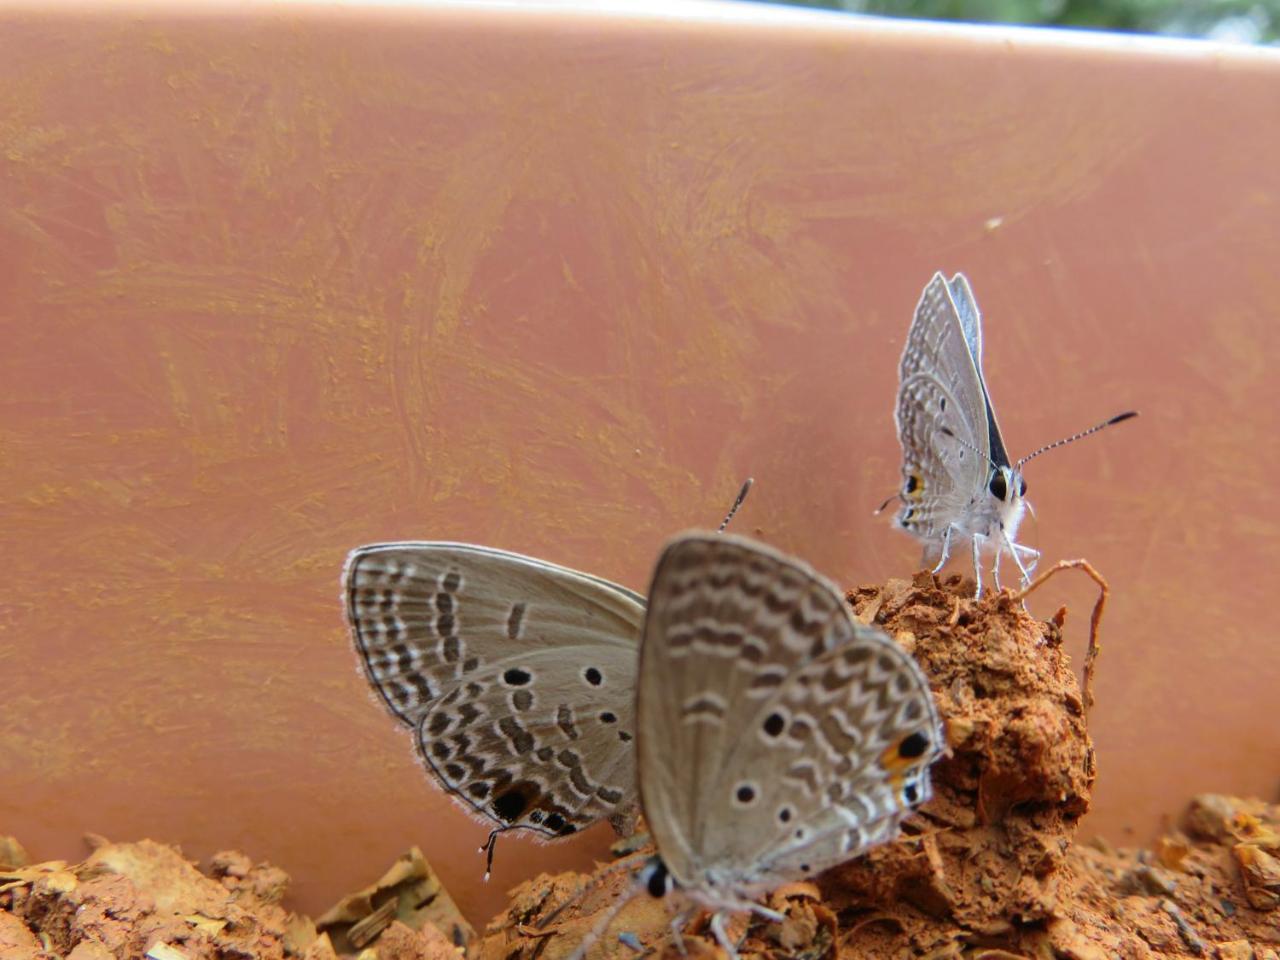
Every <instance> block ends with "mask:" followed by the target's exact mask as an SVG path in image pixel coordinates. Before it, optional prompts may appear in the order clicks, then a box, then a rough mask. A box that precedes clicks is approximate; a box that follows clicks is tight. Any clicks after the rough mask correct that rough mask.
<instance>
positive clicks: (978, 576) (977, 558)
mask: <svg viewBox="0 0 1280 960" xmlns="http://www.w3.org/2000/svg"><path fill="white" fill-rule="evenodd" d="M971 542H972V544H973V579H974V580H976V581H977V583H978V585H977V586H976V587H974V590H973V599H975V600H980V599H981V598H982V550H981V548H980V547H979V546H978V534H976V533H975V534H974V535H973V538H972V541H971ZM996 560H997V562H998V561H999V554H997V555H996ZM996 589H997V590H999V589H1000V581H999V579H998V578H997V580H996Z"/></svg>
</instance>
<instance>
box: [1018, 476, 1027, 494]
mask: <svg viewBox="0 0 1280 960" xmlns="http://www.w3.org/2000/svg"><path fill="white" fill-rule="evenodd" d="M1026 495H1027V481H1026V480H1025V479H1023V478H1022V477H1019V478H1018V496H1020V497H1025V496H1026Z"/></svg>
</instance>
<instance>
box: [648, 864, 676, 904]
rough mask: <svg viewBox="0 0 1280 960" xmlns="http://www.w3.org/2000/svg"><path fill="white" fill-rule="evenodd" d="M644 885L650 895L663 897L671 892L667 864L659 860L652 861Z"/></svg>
mask: <svg viewBox="0 0 1280 960" xmlns="http://www.w3.org/2000/svg"><path fill="white" fill-rule="evenodd" d="M645 886H646V887H647V888H648V890H649V896H651V897H665V896H666V895H667V894H668V893H670V892H671V874H669V873H667V865H666V864H665V863H663V862H662V861H661V860H659V861H657V862H656V863H654V865H653V869H652V871H650V873H649V880H648V882H647V883H646V884H645Z"/></svg>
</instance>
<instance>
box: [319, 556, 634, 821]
mask: <svg viewBox="0 0 1280 960" xmlns="http://www.w3.org/2000/svg"><path fill="white" fill-rule="evenodd" d="M343 583H344V592H345V596H346V607H347V618H348V621H349V622H350V625H351V634H352V638H353V640H354V641H355V645H356V649H357V650H358V651H359V654H360V659H361V663H362V664H363V667H364V671H365V674H366V676H367V677H368V679H369V682H370V683H371V684H372V685H373V687H374V689H375V690H377V692H378V695H379V696H380V697H381V698H382V700H383V702H384V703H385V704H386V706H387V708H388V709H389V710H390V711H391V713H392V714H393V715H394V716H395V717H396V718H397V719H399V720H400V721H401V722H402V723H404V724H405V725H407V726H409V727H412V728H413V729H414V731H415V734H416V738H417V744H418V749H419V752H420V754H421V756H422V761H423V763H424V764H426V766H427V769H428V770H430V771H431V773H432V774H433V775H434V777H435V778H436V780H437V781H439V783H440V784H441V786H443V787H444V789H445V790H447V791H448V792H449V794H450V795H451V796H453V797H454V798H455V799H456V800H457V801H458V802H459V803H461V804H462V805H463V806H464V807H466V808H467V809H468V810H470V811H471V812H473V813H475V814H478V815H479V816H480V818H481V819H482V820H485V821H487V822H489V823H491V824H494V825H496V828H497V830H498V831H499V832H500V831H502V830H507V829H527V830H530V831H532V832H533V833H534V834H535V835H537V836H540V837H542V838H547V839H550V838H556V837H563V836H568V835H569V834H572V833H574V832H576V831H578V830H580V829H582V828H583V827H586V826H589V825H590V824H592V823H594V822H595V821H596V820H600V819H609V818H618V822H619V824H620V825H621V823H622V822H623V821H624V819H625V817H626V814H627V811H628V809H629V808H630V807H631V806H632V805H633V804H634V802H635V764H634V760H633V757H632V752H631V747H630V742H631V739H632V737H633V736H634V730H635V724H634V717H633V712H632V703H631V692H632V690H633V689H634V685H635V673H636V637H637V636H638V634H639V629H640V623H641V621H642V619H643V617H644V609H645V603H644V597H643V596H641V595H640V594H638V593H636V592H635V591H633V590H628V589H627V588H626V587H623V586H619V585H618V584H616V583H610V582H609V581H608V580H604V579H601V578H600V577H594V576H591V575H590V574H586V573H580V572H579V571H577V570H570V569H569V568H568V567H561V566H557V565H556V564H553V563H547V562H546V561H543V560H538V559H535V558H533V557H526V556H521V555H520V554H517V553H509V552H507V551H505V550H495V549H493V548H491V547H481V546H474V545H472V544H467V543H412V542H410V543H383V544H373V545H371V546H366V547H360V548H359V549H357V550H355V551H353V552H352V553H351V555H350V557H349V558H348V560H347V566H346V571H345V573H344V576H343ZM491 841H492V837H491Z"/></svg>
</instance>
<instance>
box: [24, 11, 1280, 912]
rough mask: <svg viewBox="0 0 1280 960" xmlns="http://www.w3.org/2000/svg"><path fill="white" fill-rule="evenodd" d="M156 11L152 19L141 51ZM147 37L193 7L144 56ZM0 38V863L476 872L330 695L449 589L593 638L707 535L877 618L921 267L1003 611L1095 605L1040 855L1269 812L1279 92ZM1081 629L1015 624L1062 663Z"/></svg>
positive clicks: (909, 58)
mask: <svg viewBox="0 0 1280 960" xmlns="http://www.w3.org/2000/svg"><path fill="white" fill-rule="evenodd" d="M180 6H182V5H179V4H174V7H175V8H178V7H180ZM187 9H188V10H189V9H191V8H190V7H187ZM195 9H196V10H197V11H203V12H196V13H190V12H188V13H184V14H181V15H179V14H178V13H174V12H166V8H165V5H163V4H147V5H139V6H135V7H107V8H104V9H101V10H98V11H96V12H91V13H86V12H84V10H83V9H81V10H79V11H77V9H76V8H72V7H65V8H61V9H59V10H57V11H55V12H52V13H49V12H46V13H40V12H36V11H35V10H34V8H33V9H31V10H28V11H25V12H23V11H19V10H15V9H13V8H11V9H10V10H9V11H8V12H7V13H3V14H0V245H2V248H0V555H2V556H3V558H4V564H5V569H6V573H5V577H4V588H3V593H2V594H0V627H2V629H3V633H2V634H0V730H2V731H3V734H2V735H0V782H2V783H3V784H4V789H3V791H0V830H3V831H4V832H13V833H16V834H17V835H19V836H20V837H21V839H22V840H23V841H24V842H25V843H27V844H28V845H29V846H30V847H31V848H32V850H33V852H34V853H35V854H36V855H38V856H43V857H54V856H74V855H77V854H78V853H79V852H80V849H81V848H80V846H79V837H80V835H81V833H82V832H83V831H86V830H92V831H97V832H100V833H105V834H108V835H110V836H112V837H114V838H118V839H129V838H136V837H140V836H143V835H146V836H152V837H155V838H157V839H162V840H170V841H177V842H180V843H181V844H182V845H183V846H184V848H185V849H186V850H187V851H188V852H189V853H191V854H193V855H207V854H208V853H210V852H211V851H213V850H215V849H217V848H220V847H224V846H229V845H239V846H242V847H244V848H245V849H247V850H248V851H249V852H250V853H251V854H253V855H254V856H257V857H266V858H270V859H272V860H274V861H276V862H278V863H279V864H281V865H282V866H284V867H285V868H286V869H288V870H289V871H290V872H291V873H293V874H294V875H295V876H296V877H297V885H296V892H297V900H296V902H297V903H298V904H300V905H301V906H302V907H303V908H306V909H309V910H312V911H317V910H320V909H323V908H324V907H325V906H326V905H327V904H328V902H329V901H331V900H332V898H334V897H335V896H336V895H338V894H340V893H342V892H345V891H346V890H347V889H349V888H351V887H353V886H356V885H359V884H360V883H362V882H364V881H366V880H368V879H371V878H372V877H373V876H374V875H375V874H376V873H377V872H379V871H380V870H381V869H382V867H383V866H384V865H385V864H386V862H387V861H388V860H389V859H390V858H392V857H393V856H394V855H396V854H397V853H398V852H400V851H401V850H402V849H403V848H404V847H406V846H407V845H409V844H411V843H418V844H420V845H421V846H422V847H423V848H424V849H425V850H426V852H427V854H428V856H429V857H430V858H431V859H432V860H433V862H434V863H435V865H436V866H437V867H438V869H439V870H440V872H441V874H443V876H444V878H445V880H446V882H447V883H449V885H450V886H451V888H452V889H453V891H454V892H455V894H456V895H457V897H458V899H459V900H460V901H461V903H462V905H463V906H464V908H466V909H467V910H468V911H469V912H470V913H471V914H472V916H473V917H474V918H476V919H478V920H482V919H484V918H485V917H486V916H487V915H488V914H489V913H491V912H492V911H493V910H494V909H495V908H496V907H497V905H498V903H499V901H500V897H501V892H502V890H503V889H504V888H505V887H507V886H508V885H510V884H511V883H513V882H515V881H516V880H518V879H520V878H521V877H524V876H527V875H530V874H531V873H533V872H535V871H537V870H538V869H555V868H559V867H563V866H566V865H574V864H576V865H583V864H585V863H586V862H587V861H588V860H589V857H590V856H591V855H592V854H598V853H600V852H601V851H602V850H603V848H604V846H605V844H606V842H607V839H608V838H607V837H606V835H605V833H603V832H600V831H597V832H596V833H594V834H592V835H590V836H587V837H584V838H579V839H576V840H574V841H571V842H568V843H562V844H559V845H557V846H554V847H536V846H534V845H532V844H529V843H523V842H515V841H509V842H507V843H505V844H504V845H503V846H502V847H501V848H500V850H499V858H498V864H497V871H496V876H495V880H494V882H493V884H491V885H490V886H489V887H488V888H482V887H481V885H480V883H479V877H480V873H481V862H480V858H479V857H478V856H477V855H476V853H475V848H476V846H477V845H478V844H479V842H480V840H481V839H482V838H483V834H484V830H483V828H482V827H480V826H479V825H476V824H473V823H472V822H471V821H469V820H468V819H467V818H466V817H465V816H464V815H463V814H462V813H460V812H459V811H458V810H457V809H455V808H454V807H453V806H452V805H450V804H449V802H448V801H447V800H445V799H444V798H443V797H442V795H441V794H440V793H439V792H438V791H437V790H436V789H435V788H433V787H432V786H430V785H429V784H428V783H427V781H426V780H425V778H424V777H423V775H422V774H421V773H420V772H419V770H418V768H417V766H416V763H415V760H414V757H413V755H412V753H411V750H410V744H409V742H408V740H407V739H406V738H403V737H401V736H399V735H398V734H397V733H396V731H395V730H394V729H393V725H392V723H391V722H390V720H388V719H387V718H386V717H385V716H384V715H383V713H382V711H381V710H380V709H379V708H378V707H377V706H375V704H374V703H373V702H372V701H371V700H370V698H369V697H368V696H367V695H366V689H365V685H364V683H363V681H362V680H361V679H360V677H359V676H358V675H357V672H356V663H355V659H354V657H353V655H352V653H351V651H350V650H349V649H348V646H347V640H346V636H345V632H344V628H343V624H342V618H341V610H340V605H339V600H338V583H337V581H338V574H339V571H340V568H341V564H342V560H343V557H344V555H345V553H346V551H347V550H348V549H349V548H351V547H352V546H355V545H357V544H360V543H363V542H368V541H373V540H386V539H395V538H419V539H426V538H431V539H459V540H471V541H476V542H480V543H486V544H492V545H496V546H501V547H506V548H509V549H515V550H520V551H525V552H530V553H534V554H537V555H541V556H545V557H546V558H548V559H551V560H554V561H558V562H561V563H566V564H569V565H572V566H576V567H580V568H585V569H588V570H591V571H593V572H596V573H599V574H601V575H604V576H608V577H611V578H614V579H617V580H620V581H622V582H624V583H626V584H629V585H631V586H635V587H637V588H643V587H644V586H645V584H646V580H647V574H648V568H649V565H650V563H651V561H652V559H653V557H654V555H655V551H656V550H657V548H658V546H659V545H660V544H661V543H662V542H663V540H664V539H665V538H666V537H667V536H668V535H669V534H671V533H673V532H675V531H677V530H679V529H681V528H684V527H688V526H707V525H711V524H714V523H715V522H716V521H717V520H718V519H719V517H720V515H721V514H722V513H723V512H724V510H725V508H726V507H727V506H728V503H729V501H730V500H731V498H732V495H733V493H734V492H735V491H736V489H737V486H738V484H739V483H740V481H741V480H742V479H743V477H745V476H747V475H748V474H750V475H754V476H755V478H756V481H757V483H756V488H755V490H754V492H753V493H752V496H751V499H750V500H749V501H748V502H747V505H746V507H745V509H744V511H743V513H742V514H741V516H740V519H739V520H738V521H736V523H737V527H736V529H737V530H738V531H739V532H742V533H748V534H750V533H755V534H758V535H759V536H761V537H763V538H764V539H766V540H768V541H769V542H771V543H773V544H775V545H777V546H779V547H781V548H783V549H786V550H789V551H793V552H795V553H798V554H801V555H803V556H804V557H806V558H808V559H809V560H810V561H812V562H813V563H814V564H815V565H816V566H818V567H819V568H820V569H822V570H824V571H825V572H827V573H829V574H830V575H832V576H833V577H835V578H837V579H839V580H841V581H842V582H844V583H854V582H860V581H871V580H881V579H884V578H887V577H890V576H906V575H909V574H910V573H911V572H912V570H913V569H915V565H916V562H917V560H918V552H917V548H916V546H915V545H914V544H913V543H912V542H911V541H909V540H908V539H907V538H905V537H904V536H902V535H900V534H896V533H894V532H893V531H891V530H890V529H889V527H888V522H887V519H886V518H885V517H874V516H872V513H871V512H872V509H873V508H874V507H875V505H876V504H878V503H879V502H880V501H881V500H882V499H883V498H884V497H885V496H887V495H888V494H890V493H892V492H893V490H894V489H895V487H896V486H897V483H898V452H897V444H896V440H895V437H894V432H893V421H892V416H891V411H892V406H893V394H894V387H895V377H896V365H897V359H898V354H899V351H900V349H901V345H902V341H903V338H904V336H905V333H906V328H907V323H908V321H909V319H910V315H911V310H912V308H913V306H914V304H915V302H916V298H917V296H918V295H919V291H920V288H921V287H922V286H923V284H924V283H925V281H926V280H927V279H928V278H929V276H930V275H931V274H932V272H933V271H934V270H935V269H943V270H946V271H956V270H963V271H965V272H967V273H968V275H969V277H970V278H971V280H972V281H973V283H974V286H975V289H976V292H977V295H978V300H979V303H980V305H981V306H982V308H983V310H984V313H985V316H986V321H987V323H986V337H987V350H986V353H987V372H988V375H989V380H990V385H991V391H992V395H993V398H994V400H995V402H996V404H997V406H998V409H999V411H1000V414H1001V419H1002V423H1003V426H1004V429H1005V432H1006V439H1007V441H1008V443H1009V446H1010V450H1011V452H1013V453H1015V454H1018V453H1025V452H1027V451H1029V450H1030V449H1031V448H1033V447H1034V446H1037V445H1039V444H1041V443H1043V442H1046V441H1049V440H1053V439H1055V438H1057V437H1058V436H1060V435H1062V434H1065V433H1069V432H1071V431H1073V430H1076V429H1078V428H1081V427H1083V426H1086V425H1088V424H1090V423H1093V422H1095V421H1097V420H1100V419H1102V418H1103V417H1105V416H1107V415H1109V414H1111V413H1114V412H1117V411H1119V410H1122V409H1126V408H1130V407H1135V408H1138V409H1140V410H1141V411H1142V417H1141V418H1140V419H1139V420H1137V421H1134V422H1132V423H1129V424H1125V425H1124V426H1123V427H1118V428H1116V429H1115V430H1114V431H1113V432H1111V433H1109V434H1104V435H1103V436H1101V437H1098V438H1095V439H1092V440H1089V441H1087V442H1086V443H1083V444H1081V445H1079V446H1077V447H1074V448H1071V449H1068V450H1064V451H1059V452H1055V453H1053V454H1051V455H1050V456H1047V457H1045V458H1044V459H1043V460H1042V461H1037V462H1036V463H1034V464H1033V465H1032V466H1031V467H1030V468H1029V471H1028V472H1029V477H1028V479H1029V483H1030V495H1031V497H1032V500H1033V501H1034V503H1035V505H1036V507H1037V510H1038V514H1039V520H1038V522H1029V523H1028V524H1027V527H1026V538H1025V539H1027V541H1028V542H1031V543H1034V544H1037V545H1038V546H1040V547H1041V548H1042V549H1043V551H1044V553H1045V557H1046V561H1053V560H1055V559H1058V558H1060V557H1063V556H1072V557H1074V556H1079V555H1084V556H1087V557H1088V558H1089V559H1091V560H1092V561H1093V562H1094V563H1095V564H1096V565H1097V566H1098V567H1099V568H1100V569H1101V570H1102V571H1103V572H1104V573H1105V574H1106V575H1107V576H1108V577H1109V578H1110V580H1111V584H1112V587H1113V589H1114V600H1113V604H1112V606H1111V607H1110V609H1109V611H1108V616H1107V620H1106V622H1105V625H1104V630H1105V635H1104V641H1105V651H1104V654H1103V658H1102V660H1101V662H1100V671H1099V678H1098V706H1097V708H1096V710H1095V712H1094V714H1093V716H1092V725H1093V731H1094V735H1095V737H1096V738H1097V743H1098V748H1099V763H1100V767H1101V776H1100V780H1099V787H1098V792H1097V805H1096V811H1095V813H1094V814H1093V815H1092V816H1091V818H1090V820H1089V822H1088V826H1089V827H1090V828H1091V829H1092V830H1095V831H1098V832H1101V833H1105V834H1107V835H1108V836H1109V837H1111V838H1112V839H1113V840H1115V841H1120V842H1123V841H1126V840H1133V839H1138V840H1140V839H1146V838H1147V837H1148V836H1149V835H1150V833H1151V832H1152V831H1153V830H1155V829H1156V827H1157V825H1158V820H1159V818H1160V817H1161V816H1162V815H1165V814H1169V813H1171V812H1174V811H1176V810H1177V809H1178V808H1179V806H1180V804H1181V803H1182V802H1183V800H1184V799H1185V798H1186V797H1187V796H1188V795H1189V794H1191V793H1193V792H1196V791H1201V790H1223V791H1237V792H1245V793H1248V792H1254V793H1262V794H1266V795H1271V796H1274V791H1275V789H1276V785H1277V779H1278V777H1280V761H1277V757H1278V756H1280V721H1278V720H1277V719H1276V716H1275V714H1274V712H1272V711H1273V709H1274V700H1275V692H1276V691H1277V690H1280V646H1278V645H1277V643H1276V642H1275V636H1274V634H1275V630H1274V629H1273V626H1272V624H1273V621H1274V616H1273V615H1272V613H1271V602H1272V600H1273V599H1274V597H1273V592H1274V588H1273V584H1274V580H1275V576H1276V567H1277V559H1278V554H1280V505H1278V504H1280V501H1278V498H1277V497H1276V489H1277V477H1280V453H1278V452H1277V441H1276V437H1277V434H1278V432H1280V423H1278V418H1277V406H1278V401H1280V396H1278V388H1277V386H1276V377H1277V372H1276V369H1277V358H1278V357H1280V269H1278V264H1280V123H1277V118H1280V55H1277V54H1276V53H1274V52H1265V51H1264V52H1259V51H1246V50H1242V49H1238V50H1230V49H1223V48H1215V47H1211V46H1195V45H1189V44H1187V45H1178V44H1164V43H1156V42H1150V41H1132V42H1125V41H1115V40H1101V39H1071V40H1064V39H1062V38H1056V37H1054V36H1053V35H1050V34H1036V33H1030V32H1010V31H998V30H978V29H959V28H941V27H931V26H922V25H893V24H883V23H876V22H873V21H862V20H856V19H852V18H835V17H826V16H808V15H803V14H797V13H791V12H782V13H770V12H767V11H766V10H764V9H763V8H757V7H750V8H745V10H744V11H739V10H736V9H735V8H731V7H724V6H721V7H702V8H688V10H689V11H690V16H689V17H687V18H684V19H682V18H681V17H678V16H669V15H656V16H640V15H637V14H628V13H625V12H624V13H613V14H596V15H585V14H573V13H570V12H567V11H566V10H561V11H560V12H554V11H548V10H541V11H539V10H533V9H528V8H526V9H524V10H521V11H515V10H512V9H500V8H494V9H486V8H479V7H471V8H463V7H455V8H442V9H441V8H432V7H430V6H429V5H424V6H422V7H421V8H415V7H412V6H408V5H406V6H402V7H400V8H397V9H384V10H379V9H376V8H368V7H366V8H364V9H357V8H352V9H347V10H338V9H335V8H334V7H333V6H331V5H328V4H317V5H316V6H315V7H314V8H310V7H308V6H306V5H304V4H292V5H286V6H283V7H268V6H258V5H253V4H248V5H242V6H241V7H240V8H239V10H238V12H236V13H233V14H232V13H228V14H225V15H224V14H219V13H216V12H214V11H215V8H213V7H208V8H195ZM1092 597H1093V594H1092V590H1091V588H1090V587H1089V585H1088V584H1087V583H1086V582H1084V581H1083V578H1080V579H1078V580H1076V579H1073V578H1072V577H1063V578H1062V579H1061V580H1059V581H1057V582H1055V583H1054V584H1053V585H1052V586H1051V587H1049V588H1047V589H1045V590H1044V591H1043V592H1041V593H1040V594H1039V595H1038V596H1037V597H1036V598H1035V599H1034V600H1033V601H1032V608H1033V610H1035V611H1036V612H1038V613H1040V614H1041V615H1046V616H1047V615H1048V614H1049V613H1051V612H1052V610H1053V609H1055V608H1056V606H1057V605H1058V604H1059V603H1060V602H1069V603H1070V605H1071V608H1072V619H1071V621H1070V622H1069V626H1068V633H1069V635H1070V637H1071V638H1072V640H1071V642H1072V643H1073V644H1074V645H1075V646H1074V649H1075V650H1076V651H1077V652H1079V651H1081V650H1082V649H1083V637H1084V632H1085V626H1086V623H1087V612H1088V605H1089V604H1090V603H1091V602H1092Z"/></svg>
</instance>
